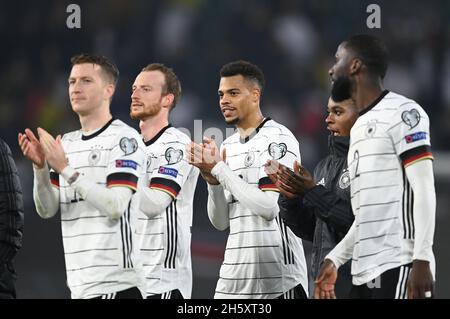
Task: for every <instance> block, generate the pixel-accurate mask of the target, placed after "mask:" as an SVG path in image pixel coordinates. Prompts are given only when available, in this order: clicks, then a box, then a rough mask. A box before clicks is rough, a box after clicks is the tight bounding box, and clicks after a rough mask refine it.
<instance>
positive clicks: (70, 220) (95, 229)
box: [50, 120, 145, 298]
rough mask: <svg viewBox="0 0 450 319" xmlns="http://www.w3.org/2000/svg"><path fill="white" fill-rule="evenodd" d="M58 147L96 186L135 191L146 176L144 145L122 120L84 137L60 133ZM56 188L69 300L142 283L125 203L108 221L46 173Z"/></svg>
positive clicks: (98, 294) (130, 215)
mask: <svg viewBox="0 0 450 319" xmlns="http://www.w3.org/2000/svg"><path fill="white" fill-rule="evenodd" d="M62 145H63V148H64V150H65V153H66V157H67V159H68V162H69V165H70V166H71V167H73V168H74V169H75V170H77V171H78V172H80V173H81V174H82V175H84V176H85V177H87V178H89V179H90V180H91V181H93V182H95V183H96V184H98V185H102V186H105V187H114V186H123V187H129V188H131V189H132V190H133V191H135V190H136V186H137V183H138V178H139V177H143V176H144V174H145V167H144V166H145V153H144V144H143V142H142V140H141V139H140V135H139V133H138V132H137V131H136V130H134V129H133V128H131V127H130V126H128V125H126V124H125V123H123V122H122V121H120V120H111V121H110V122H108V123H107V124H106V125H105V126H104V127H103V128H101V129H100V130H98V131H97V132H95V133H93V134H91V135H89V136H85V135H83V134H82V132H81V131H80V130H78V131H74V132H70V133H67V134H64V136H63V138H62ZM50 175H51V182H52V184H53V185H54V186H56V187H58V188H59V193H60V210H61V227H62V237H63V245H64V256H65V262H66V271H67V284H68V286H69V288H70V290H71V293H72V298H93V297H98V296H100V295H103V294H108V293H113V292H117V291H121V290H125V289H128V288H131V287H136V286H140V285H141V283H142V281H141V279H140V276H141V275H142V274H140V273H139V265H138V264H137V258H136V257H137V256H136V255H135V254H136V251H135V250H133V245H134V243H135V237H134V235H133V233H134V232H133V229H132V226H133V225H132V222H131V220H132V214H135V212H133V211H130V207H129V206H128V208H127V210H126V211H125V212H124V214H123V215H122V217H121V218H120V219H117V220H113V219H110V218H109V217H108V216H106V215H105V214H103V213H101V212H100V211H98V210H97V209H96V208H95V207H94V206H93V205H91V204H89V203H88V202H86V201H84V200H83V199H81V198H80V197H79V195H78V194H77V193H76V192H75V191H74V189H73V188H71V187H70V186H69V185H68V183H67V182H66V180H65V179H64V178H62V177H61V176H59V175H58V174H56V173H55V172H54V171H53V172H51V173H50Z"/></svg>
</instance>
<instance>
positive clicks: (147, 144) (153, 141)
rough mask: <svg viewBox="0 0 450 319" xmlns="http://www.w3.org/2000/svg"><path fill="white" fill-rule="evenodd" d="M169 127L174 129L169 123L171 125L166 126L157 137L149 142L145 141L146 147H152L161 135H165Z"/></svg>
mask: <svg viewBox="0 0 450 319" xmlns="http://www.w3.org/2000/svg"><path fill="white" fill-rule="evenodd" d="M169 127H172V124H170V123H169V125H167V126H164V127H163V128H162V129H161V130H160V131H159V132H158V134H156V135H155V136H153V138H152V139H151V140H148V141H147V142H145V141H144V144H145V145H146V146H150V145H152V144H153V143H155V142H156V140H157V139H158V138H160V137H161V135H163V133H164V132H165V131H166V130H167V129H168V128H169Z"/></svg>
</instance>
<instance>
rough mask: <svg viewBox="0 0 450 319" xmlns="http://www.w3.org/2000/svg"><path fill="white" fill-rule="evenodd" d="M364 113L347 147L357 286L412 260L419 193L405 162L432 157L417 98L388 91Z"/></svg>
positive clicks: (426, 129)
mask: <svg viewBox="0 0 450 319" xmlns="http://www.w3.org/2000/svg"><path fill="white" fill-rule="evenodd" d="M363 112H364V113H361V114H360V117H359V118H358V120H357V121H356V122H355V124H354V125H353V128H352V129H351V135H350V149H349V152H348V163H349V172H350V178H351V202H352V209H353V212H354V214H355V226H356V228H355V246H354V250H353V258H352V275H353V283H354V284H356V285H361V284H363V283H367V282H368V281H370V280H373V279H375V278H376V277H378V276H379V275H380V274H381V273H383V272H385V271H386V270H388V269H392V268H395V267H399V266H401V265H405V264H408V263H411V262H412V257H413V246H414V219H413V202H414V194H413V191H412V188H411V186H410V184H409V183H408V180H407V178H406V175H405V169H404V167H406V166H408V165H410V164H411V163H413V162H415V161H418V160H422V159H426V158H432V155H431V151H430V131H429V127H430V123H429V119H428V116H427V114H426V113H425V111H424V110H423V109H422V107H420V105H418V104H417V103H416V102H415V101H413V100H410V99H408V98H406V97H404V96H401V95H399V94H396V93H392V92H389V91H385V92H384V93H383V94H382V95H381V96H380V98H379V99H377V100H376V101H375V102H374V103H373V104H372V105H371V106H369V107H368V108H367V109H366V110H364V111H363Z"/></svg>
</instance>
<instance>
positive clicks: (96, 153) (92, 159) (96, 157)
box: [88, 150, 102, 166]
mask: <svg viewBox="0 0 450 319" xmlns="http://www.w3.org/2000/svg"><path fill="white" fill-rule="evenodd" d="M101 154H102V153H101V152H100V150H92V151H91V152H90V153H89V156H88V162H89V165H91V166H94V165H97V163H98V162H99V161H100V157H101Z"/></svg>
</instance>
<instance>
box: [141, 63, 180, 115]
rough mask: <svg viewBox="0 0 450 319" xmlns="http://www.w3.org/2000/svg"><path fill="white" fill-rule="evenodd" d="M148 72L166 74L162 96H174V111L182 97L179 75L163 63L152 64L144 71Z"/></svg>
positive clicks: (143, 70)
mask: <svg viewBox="0 0 450 319" xmlns="http://www.w3.org/2000/svg"><path fill="white" fill-rule="evenodd" d="M147 71H160V72H161V73H162V74H164V79H165V83H164V86H163V88H162V94H163V95H167V94H173V103H172V107H171V108H170V110H172V109H173V108H174V107H175V106H176V105H177V102H178V100H179V99H180V96H181V83H180V80H178V77H177V75H176V74H175V72H174V71H173V69H171V68H169V67H167V66H165V65H164V64H162V63H151V64H149V65H147V66H146V67H145V68H143V69H142V72H147Z"/></svg>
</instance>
